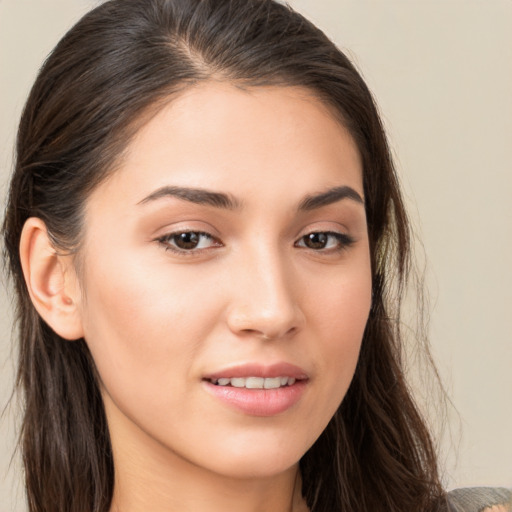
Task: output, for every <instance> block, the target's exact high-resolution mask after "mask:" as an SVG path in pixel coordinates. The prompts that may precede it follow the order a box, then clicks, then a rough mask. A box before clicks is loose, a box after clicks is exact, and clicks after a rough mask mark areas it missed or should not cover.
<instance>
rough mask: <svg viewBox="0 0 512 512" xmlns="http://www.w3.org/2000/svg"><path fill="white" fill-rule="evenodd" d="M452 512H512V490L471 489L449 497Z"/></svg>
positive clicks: (453, 492) (456, 490)
mask: <svg viewBox="0 0 512 512" xmlns="http://www.w3.org/2000/svg"><path fill="white" fill-rule="evenodd" d="M447 499H448V506H449V511H450V512H512V489H505V488H503V487H469V488H464V489H454V490H453V491H450V492H449V493H448V495H447Z"/></svg>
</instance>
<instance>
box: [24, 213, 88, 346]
mask: <svg viewBox="0 0 512 512" xmlns="http://www.w3.org/2000/svg"><path fill="white" fill-rule="evenodd" d="M20 259H21V266H22V269H23V275H24V277H25V282H26V284H27V288H28V292H29V294H30V298H31V300H32V303H33V304H34V307H35V308H36V310H37V312H38V313H39V315H40V316H41V317H42V318H43V320H44V321H45V322H46V323H47V324H48V325H49V326H50V327H51V328H52V329H53V330H54V331H55V332H56V333H57V334H58V335H59V336H61V337H62V338H64V339H68V340H76V339H78V338H81V337H83V328H82V319H81V315H80V310H79V300H80V289H79V286H78V280H77V277H76V273H75V270H74V267H73V264H72V259H71V256H66V255H60V254H58V252H57V250H56V249H55V247H54V246H53V244H52V243H51V240H50V237H49V236H48V231H47V229H46V225H45V223H44V222H43V221H42V220H41V219H38V218H35V217H31V218H29V219H27V221H26V222H25V225H24V226H23V231H22V233H21V239H20Z"/></svg>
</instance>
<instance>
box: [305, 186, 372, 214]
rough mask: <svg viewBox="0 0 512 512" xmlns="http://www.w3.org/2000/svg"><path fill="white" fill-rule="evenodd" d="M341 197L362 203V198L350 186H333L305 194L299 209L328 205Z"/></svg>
mask: <svg viewBox="0 0 512 512" xmlns="http://www.w3.org/2000/svg"><path fill="white" fill-rule="evenodd" d="M342 199H352V200H353V201H356V202H357V203H360V204H362V205H364V200H363V198H362V197H361V196H360V195H359V193H358V192H356V191H355V190H354V189H353V188H352V187H347V186H343V187H334V188H330V189H329V190H327V191H325V192H321V193H319V194H314V195H310V196H306V197H305V198H304V199H303V200H302V201H301V203H300V204H299V208H298V209H299V211H309V210H315V209H316V208H321V207H322V206H328V205H330V204H333V203H336V202H338V201H341V200H342Z"/></svg>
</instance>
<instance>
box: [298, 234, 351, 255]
mask: <svg viewBox="0 0 512 512" xmlns="http://www.w3.org/2000/svg"><path fill="white" fill-rule="evenodd" d="M353 243H354V240H353V238H352V237H350V236H349V235H345V234H344V233H337V232H335V231H314V232H312V233H308V234H307V235H304V236H302V237H301V238H299V240H298V241H297V242H295V245H296V246H297V247H305V248H307V249H312V250H314V251H325V250H342V249H346V248H347V247H350V246H351V245H352V244H353Z"/></svg>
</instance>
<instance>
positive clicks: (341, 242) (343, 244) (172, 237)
mask: <svg viewBox="0 0 512 512" xmlns="http://www.w3.org/2000/svg"><path fill="white" fill-rule="evenodd" d="M180 235H198V236H199V237H200V238H201V237H202V238H206V239H208V240H211V241H214V242H215V244H216V245H214V247H220V246H222V242H220V241H219V240H218V239H216V238H215V237H214V236H212V235H211V234H210V233H206V232H204V231H194V230H183V231H175V232H173V233H168V234H166V235H164V236H161V237H159V238H157V239H156V241H157V242H158V243H160V244H161V245H163V246H164V249H165V250H166V251H171V252H173V253H175V254H178V255H180V256H185V257H187V256H194V255H197V254H198V253H201V252H203V251H206V250H208V249H210V247H206V248H204V247H203V248H199V249H198V248H197V247H194V248H190V249H182V248H178V247H176V246H173V245H171V243H172V241H174V242H175V241H176V237H178V236H180ZM314 235H326V236H327V237H331V238H334V239H336V242H337V247H334V248H333V247H328V248H327V249H325V248H319V249H313V248H311V247H307V246H306V245H297V244H298V243H299V242H303V241H304V240H305V239H306V237H311V236H314ZM354 242H355V240H354V239H353V238H352V237H351V236H349V235H347V234H344V233H338V232H336V231H312V232H310V233H307V234H306V235H303V236H301V237H300V238H299V240H298V241H297V242H295V244H294V246H295V247H300V248H304V249H310V250H312V251H314V252H323V253H331V252H341V251H344V250H346V249H348V248H349V247H350V246H352V245H353V244H354ZM199 243H200V242H199Z"/></svg>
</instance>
